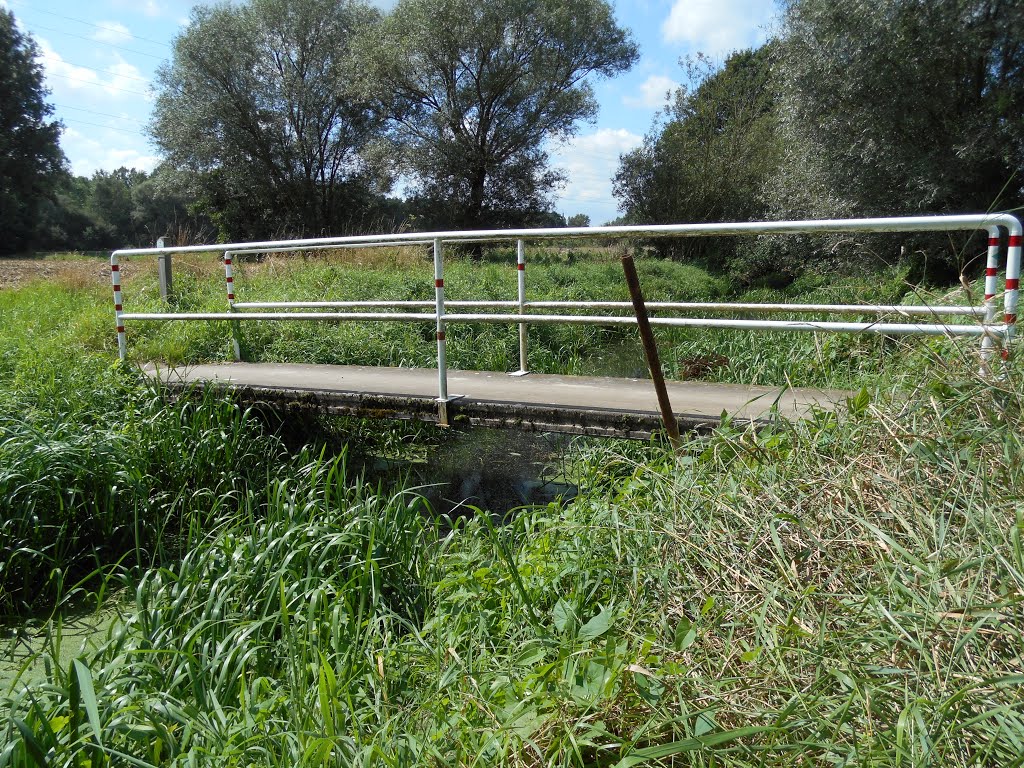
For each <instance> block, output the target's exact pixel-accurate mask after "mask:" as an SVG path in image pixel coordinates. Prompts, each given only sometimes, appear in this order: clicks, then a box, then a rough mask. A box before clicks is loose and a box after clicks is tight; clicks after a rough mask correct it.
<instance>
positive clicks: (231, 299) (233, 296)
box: [228, 293, 235, 301]
mask: <svg viewBox="0 0 1024 768" xmlns="http://www.w3.org/2000/svg"><path fill="white" fill-rule="evenodd" d="M234 300H235V294H233V293H229V294H228V301H234Z"/></svg>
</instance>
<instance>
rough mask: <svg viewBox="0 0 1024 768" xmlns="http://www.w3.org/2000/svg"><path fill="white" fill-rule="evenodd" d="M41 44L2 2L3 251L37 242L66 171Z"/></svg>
mask: <svg viewBox="0 0 1024 768" xmlns="http://www.w3.org/2000/svg"><path fill="white" fill-rule="evenodd" d="M37 57H38V50H37V48H36V45H35V43H34V42H33V41H32V39H31V38H30V37H28V36H27V35H24V34H22V33H21V32H20V31H19V30H18V27H17V25H16V24H15V20H14V14H13V13H11V12H10V11H7V10H5V9H3V8H0V251H19V250H22V249H24V248H27V247H29V246H30V245H31V244H32V241H33V238H34V237H35V234H36V221H37V213H38V210H39V207H40V205H41V204H42V203H43V202H44V201H46V200H48V199H50V198H52V197H53V195H54V191H55V190H56V188H57V185H58V184H59V183H60V181H61V179H62V178H63V177H64V175H65V174H66V171H65V169H64V155H63V153H62V152H61V150H60V144H59V139H60V132H61V124H60V123H59V122H57V121H56V120H50V119H49V118H50V116H51V115H52V114H53V107H52V106H50V105H49V104H47V103H46V95H47V91H46V89H45V87H44V86H43V73H42V68H41V67H40V65H39V62H38V61H37Z"/></svg>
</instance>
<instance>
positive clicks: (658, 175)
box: [613, 44, 780, 260]
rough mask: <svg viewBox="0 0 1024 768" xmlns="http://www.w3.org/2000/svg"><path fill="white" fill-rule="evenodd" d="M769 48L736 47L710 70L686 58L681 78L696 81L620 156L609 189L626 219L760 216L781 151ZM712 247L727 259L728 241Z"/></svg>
mask: <svg viewBox="0 0 1024 768" xmlns="http://www.w3.org/2000/svg"><path fill="white" fill-rule="evenodd" d="M773 52H774V46H773V45H772V44H768V45H766V46H764V47H762V48H760V49H758V50H756V51H741V52H738V53H735V54H733V55H732V56H730V57H729V58H728V59H727V60H726V62H725V65H724V66H722V67H721V68H717V69H716V68H715V67H714V66H713V64H712V63H711V62H710V61H709V60H708V59H705V58H703V57H698V58H697V59H695V60H691V61H689V62H687V64H686V66H687V69H688V78H687V79H688V80H690V81H691V82H696V83H698V84H697V86H696V87H695V88H693V89H689V88H686V87H685V86H684V87H681V88H679V89H678V90H677V91H676V92H675V97H674V100H673V102H672V105H671V107H670V108H669V113H668V118H669V119H668V121H667V122H666V123H665V124H664V125H663V126H656V127H655V128H654V129H653V130H652V131H651V132H650V133H649V134H648V135H647V136H646V137H645V139H644V143H643V145H642V146H640V147H638V148H637V149H635V150H633V151H632V152H629V153H627V154H626V155H624V156H623V157H622V158H621V160H620V163H619V168H618V171H617V172H616V174H615V178H614V180H613V192H614V194H615V196H616V197H617V198H618V200H619V207H620V209H621V210H622V211H623V212H624V213H625V218H626V220H627V221H630V222H633V223H650V224H667V223H676V222H706V221H749V220H754V219H760V218H763V217H764V215H765V213H766V210H767V206H766V204H765V201H764V199H763V194H762V191H763V187H764V185H765V183H766V181H767V180H768V179H769V178H770V177H771V176H772V175H773V174H775V172H776V169H777V166H778V162H779V156H780V146H779V139H778V129H777V119H776V112H775V102H776V98H775V86H774V83H773V81H772V76H771V62H772V57H773ZM676 245H677V247H682V244H676ZM708 245H709V241H708V240H705V239H703V238H702V239H700V240H691V241H687V242H686V243H685V247H686V248H687V249H688V251H687V252H688V253H690V254H691V255H692V254H695V253H697V252H699V251H700V250H701V249H703V248H706V247H708ZM716 245H717V251H718V252H717V255H718V256H719V257H720V258H722V259H725V260H729V259H730V258H731V256H732V253H733V251H734V249H735V242H733V241H730V242H729V243H728V244H723V243H717V244H716Z"/></svg>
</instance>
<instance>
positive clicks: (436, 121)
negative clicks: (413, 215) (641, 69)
mask: <svg viewBox="0 0 1024 768" xmlns="http://www.w3.org/2000/svg"><path fill="white" fill-rule="evenodd" d="M363 55H364V57H365V61H366V75H367V77H368V79H369V80H370V82H372V83H373V85H374V87H375V88H376V89H377V92H378V93H379V94H382V96H383V97H384V98H383V100H382V106H386V107H387V108H388V109H389V110H390V113H391V117H392V118H393V121H394V122H393V138H394V141H395V144H396V146H398V147H400V148H401V151H402V159H403V169H404V170H405V171H406V173H407V174H409V175H410V176H411V178H412V179H413V180H414V184H415V188H414V194H415V195H416V196H417V197H418V198H419V200H420V201H421V202H423V203H425V204H426V207H427V209H428V210H430V211H431V212H432V214H433V218H434V219H435V220H436V221H443V222H444V223H446V224H449V225H454V226H458V227H464V228H480V227H485V226H503V225H511V224H521V223H525V222H527V221H529V220H530V218H531V217H532V216H535V215H536V214H537V213H539V212H542V211H544V210H545V209H547V208H548V207H549V199H548V195H549V194H550V193H551V192H552V190H554V189H555V188H556V186H557V184H558V183H559V182H560V181H561V176H560V175H559V174H558V173H557V172H556V171H554V170H552V169H551V167H550V166H549V164H548V155H547V153H546V151H545V144H546V142H548V141H549V140H552V139H557V138H564V137H567V136H571V135H573V134H574V133H575V131H576V129H577V124H578V123H579V121H581V120H584V119H588V118H591V117H593V115H594V114H596V111H597V102H596V100H595V98H594V94H593V90H592V87H591V85H590V83H589V80H588V77H590V76H593V75H597V76H606V77H610V76H612V75H615V74H617V73H619V72H622V71H625V70H626V69H628V68H629V67H631V66H632V64H633V63H634V62H635V61H636V59H637V55H638V54H637V47H636V45H635V44H634V43H633V41H632V39H631V38H630V35H629V33H628V32H627V31H625V30H623V29H622V28H620V27H619V26H618V25H617V24H616V23H615V20H614V17H613V15H612V9H611V7H610V6H609V5H608V3H606V2H604V0H399V2H398V4H397V5H396V6H395V8H394V10H393V11H392V12H391V13H390V14H389V15H388V16H387V17H386V18H385V19H384V22H383V23H382V24H381V26H380V28H379V29H376V30H373V32H372V34H371V35H369V36H366V37H364V45H363Z"/></svg>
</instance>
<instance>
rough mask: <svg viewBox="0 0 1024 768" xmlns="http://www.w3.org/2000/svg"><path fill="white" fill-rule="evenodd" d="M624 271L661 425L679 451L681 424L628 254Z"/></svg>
mask: <svg viewBox="0 0 1024 768" xmlns="http://www.w3.org/2000/svg"><path fill="white" fill-rule="evenodd" d="M622 271H623V272H624V273H625V275H626V285H628V286H629V295H630V298H632V299H633V310H634V311H635V312H636V325H637V328H638V329H639V331H640V341H641V343H642V344H643V347H644V354H645V355H646V356H647V367H648V368H650V369H651V381H653V382H654V392H655V394H656V395H657V396H658V407H659V408H660V409H661V423H662V424H664V425H665V432H666V433H668V439H669V442H670V443H671V444H672V447H673V448H674V449H676V450H678V449H679V446H680V445H681V441H680V438H679V422H678V421H676V417H675V414H673V413H672V404H671V403H670V402H669V399H668V389H667V388H666V387H665V375H664V374H663V373H662V371H661V361H660V360H659V359H658V345H657V344H656V343H655V341H654V332H653V331H652V330H651V323H650V322H649V320H648V318H647V306H646V305H645V304H644V295H643V292H642V291H641V290H640V278H638V277H637V274H636V266H635V265H634V264H633V257H632V256H630V255H629V254H628V253H624V254H623V255H622Z"/></svg>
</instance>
